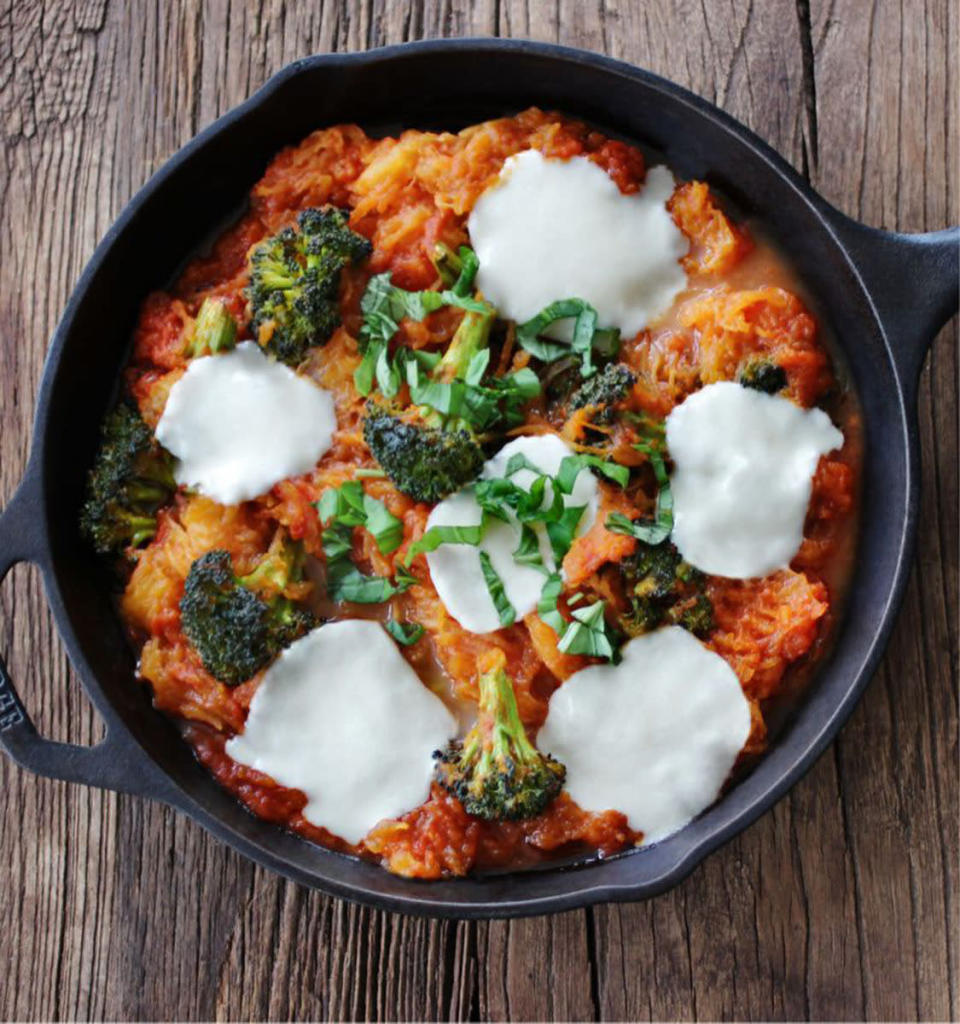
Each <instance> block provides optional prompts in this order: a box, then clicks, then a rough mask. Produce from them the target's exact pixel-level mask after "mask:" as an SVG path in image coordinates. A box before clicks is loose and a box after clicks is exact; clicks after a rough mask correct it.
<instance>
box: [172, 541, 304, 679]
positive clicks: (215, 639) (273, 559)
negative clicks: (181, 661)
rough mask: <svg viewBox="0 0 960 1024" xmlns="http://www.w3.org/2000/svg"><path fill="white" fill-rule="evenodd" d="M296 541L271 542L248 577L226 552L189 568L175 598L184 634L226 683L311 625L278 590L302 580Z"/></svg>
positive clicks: (270, 657) (258, 666)
mask: <svg viewBox="0 0 960 1024" xmlns="http://www.w3.org/2000/svg"><path fill="white" fill-rule="evenodd" d="M302 562H303V556H302V551H301V549H300V547H299V545H294V544H292V543H290V542H289V541H284V542H282V543H280V544H275V545H274V546H273V547H272V548H271V550H270V551H268V552H267V554H266V556H265V557H264V559H263V561H261V562H260V564H259V565H258V566H257V567H256V568H255V569H254V570H253V572H252V573H250V574H249V575H248V576H242V577H240V576H236V575H235V574H234V571H233V562H232V560H231V558H230V554H229V553H228V552H227V551H222V550H215V551H208V552H207V553H206V554H205V555H202V556H201V557H200V558H198V559H197V560H196V561H195V562H194V563H193V565H191V566H190V572H189V573H188V574H187V579H186V583H185V584H184V589H183V597H182V598H181V599H180V616H181V624H182V626H183V632H184V634H185V635H186V637H187V639H188V640H189V641H190V643H191V644H192V645H193V647H194V649H195V650H196V652H197V653H198V654H199V655H200V660H201V661H202V662H203V665H204V668H206V670H207V671H208V672H209V673H210V674H211V675H213V676H215V677H216V678H217V679H219V680H220V681H221V682H224V683H226V684H227V685H228V686H236V685H237V684H238V683H242V682H244V681H245V680H247V679H249V678H250V677H251V676H252V675H254V673H256V672H258V671H259V670H260V669H261V668H263V667H264V666H265V665H266V664H268V662H270V661H272V660H273V658H275V657H276V655H277V654H279V653H280V651H281V650H282V649H283V648H284V647H287V646H288V645H289V644H291V643H293V641H294V640H296V639H297V637H299V636H302V635H303V634H304V633H306V632H307V630H309V629H311V628H313V626H314V625H316V619H315V618H314V616H313V614H312V613H311V612H310V611H308V610H307V609H306V608H302V607H300V606H299V605H297V604H295V603H294V602H293V601H291V600H290V599H289V598H288V597H286V596H285V595H284V593H283V591H284V590H285V589H286V588H287V587H288V586H290V584H292V583H296V582H298V581H299V580H300V579H301V578H302Z"/></svg>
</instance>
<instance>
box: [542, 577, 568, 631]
mask: <svg viewBox="0 0 960 1024" xmlns="http://www.w3.org/2000/svg"><path fill="white" fill-rule="evenodd" d="M562 591H563V578H562V577H561V575H560V573H558V572H555V573H552V574H551V575H550V576H548V577H547V581H546V583H544V585H543V590H541V591H540V600H539V601H538V602H537V615H539V616H540V618H541V619H542V620H543V621H544V622H545V623H546V624H547V625H548V626H549V627H550V628H551V629H552V630H553V631H554V633H556V634H557V636H562V635H563V631H564V630H565V629H566V628H567V621H566V619H564V617H563V616H562V615H561V614H560V612H559V611H558V610H557V602H558V601H559V599H560V594H561V592H562Z"/></svg>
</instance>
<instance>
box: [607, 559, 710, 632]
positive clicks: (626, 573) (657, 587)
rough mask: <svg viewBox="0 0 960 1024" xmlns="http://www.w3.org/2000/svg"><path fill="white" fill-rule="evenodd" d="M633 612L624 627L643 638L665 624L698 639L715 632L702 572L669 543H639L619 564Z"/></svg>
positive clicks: (630, 610)
mask: <svg viewBox="0 0 960 1024" xmlns="http://www.w3.org/2000/svg"><path fill="white" fill-rule="evenodd" d="M619 569H620V574H621V577H622V580H623V587H624V593H625V596H626V598H627V602H628V605H629V611H628V612H627V614H626V616H625V617H624V619H623V621H622V623H621V625H622V626H623V628H624V630H625V632H626V633H628V634H629V635H630V636H639V635H640V634H641V633H648V632H650V630H652V629H656V628H657V627H658V626H661V625H665V624H674V625H678V626H683V628H684V629H688V630H689V631H690V632H691V633H693V634H695V635H696V636H701V637H702V636H705V635H706V634H707V633H709V632H710V630H711V629H712V628H713V606H712V604H711V603H710V599H709V598H708V597H707V596H706V594H705V593H704V589H703V588H704V583H705V578H704V575H703V573H702V572H700V571H699V570H697V569H694V568H693V566H691V565H688V564H687V563H686V562H684V561H683V559H682V558H681V557H680V552H679V551H677V549H676V547H675V546H674V545H673V544H671V543H670V542H669V541H664V542H663V543H661V544H645V543H643V542H642V541H640V542H638V544H637V550H636V551H635V552H634V553H633V554H632V555H631V556H630V557H628V558H625V559H624V560H623V561H622V562H620V564H619Z"/></svg>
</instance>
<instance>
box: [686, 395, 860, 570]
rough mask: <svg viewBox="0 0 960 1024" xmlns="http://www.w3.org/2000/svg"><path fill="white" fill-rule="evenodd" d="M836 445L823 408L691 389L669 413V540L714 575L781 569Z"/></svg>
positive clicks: (799, 537) (838, 436)
mask: <svg viewBox="0 0 960 1024" xmlns="http://www.w3.org/2000/svg"><path fill="white" fill-rule="evenodd" d="M842 444H843V434H842V433H841V432H840V431H839V430H837V428H836V427H835V426H834V425H833V424H832V423H831V422H830V417H829V416H827V414H826V413H825V412H823V411H822V410H821V409H801V408H800V407H799V406H797V405H794V404H793V402H791V401H789V399H786V398H783V397H781V396H779V395H766V394H763V393H762V392H760V391H754V390H751V389H750V388H745V387H742V386H741V385H740V384H735V383H733V382H732V381H722V382H720V383H718V384H710V385H708V386H707V387H705V388H703V389H701V390H700V391H697V392H695V393H694V394H692V395H691V396H690V397H689V398H688V399H686V401H684V402H683V403H681V404H680V405H678V406H677V407H676V408H674V409H673V411H672V412H671V413H670V415H669V416H668V417H667V447H668V449H669V451H670V456H671V458H672V459H673V461H674V467H675V468H674V471H673V475H672V476H671V478H670V486H671V489H672V491H673V534H672V539H673V543H674V544H676V545H677V547H678V548H679V550H680V553H681V554H682V555H683V557H684V558H685V559H686V560H687V561H688V562H689V563H690V564H691V565H695V566H696V567H697V568H698V569H702V570H703V571H704V572H708V573H712V574H713V575H715V576H729V577H732V578H734V579H748V578H751V577H756V576H766V575H768V574H769V573H771V572H774V571H776V570H777V569H783V568H785V567H786V566H788V565H789V564H790V561H791V559H792V558H793V556H794V555H795V554H796V553H797V551H798V550H799V548H800V545H801V543H802V542H803V522H804V519H805V517H806V514H807V506H808V505H809V503H810V489H811V484H812V480H813V475H814V473H815V472H816V469H817V463H818V462H819V460H820V457H821V456H822V455H826V454H827V453H828V452H830V451H832V450H833V449H834V448H839V447H840V446H841V445H842Z"/></svg>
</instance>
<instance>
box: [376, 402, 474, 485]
mask: <svg viewBox="0 0 960 1024" xmlns="http://www.w3.org/2000/svg"><path fill="white" fill-rule="evenodd" d="M363 439H364V441H366V443H367V447H368V448H369V449H370V451H371V452H373V455H374V458H375V459H376V460H377V462H378V463H380V466H381V467H382V468H383V470H384V472H385V473H386V474H387V476H388V477H390V479H391V480H392V481H393V483H394V484H395V485H396V486H397V488H398V489H399V490H401V491H403V493H404V494H408V495H410V497H411V498H413V499H414V500H415V501H425V502H428V503H429V504H434V503H436V502H438V501H440V500H441V499H443V498H445V497H446V496H447V495H448V494H452V493H453V492H454V491H458V490H459V489H460V488H461V487H463V486H464V485H465V484H468V483H470V481H471V480H475V479H476V478H477V477H478V476H479V475H480V470H481V469H482V468H483V462H484V455H483V449H482V448H481V447H480V445H479V444H477V442H476V440H475V439H474V437H473V435H472V434H471V433H470V432H469V431H467V430H444V429H442V428H440V427H428V426H423V425H421V424H419V423H409V422H407V421H406V420H404V419H402V418H401V417H400V415H398V414H397V413H395V412H393V411H391V409H390V408H388V407H387V406H383V405H377V404H376V403H373V402H371V403H369V404H368V406H367V415H366V417H365V418H364V421H363Z"/></svg>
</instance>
